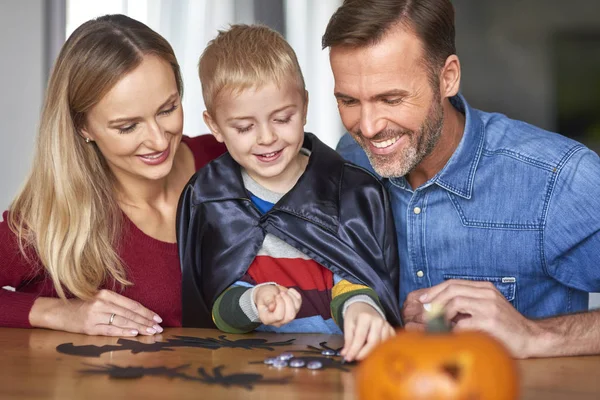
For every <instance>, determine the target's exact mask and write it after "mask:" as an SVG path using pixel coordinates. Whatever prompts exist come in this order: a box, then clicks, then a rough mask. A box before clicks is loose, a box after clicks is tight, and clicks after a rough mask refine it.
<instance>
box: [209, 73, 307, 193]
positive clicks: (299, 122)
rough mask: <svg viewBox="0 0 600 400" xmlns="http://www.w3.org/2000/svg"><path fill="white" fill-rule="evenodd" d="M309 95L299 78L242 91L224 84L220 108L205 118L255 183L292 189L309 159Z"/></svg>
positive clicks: (281, 188) (218, 102)
mask: <svg viewBox="0 0 600 400" xmlns="http://www.w3.org/2000/svg"><path fill="white" fill-rule="evenodd" d="M307 106H308V98H307V95H306V92H303V91H301V90H300V89H299V87H298V83H297V81H296V80H295V79H285V80H283V81H282V83H281V86H277V84H276V83H275V82H270V83H267V84H265V85H264V86H261V87H258V88H250V89H246V90H242V91H241V92H239V93H237V92H233V93H232V92H231V91H230V90H227V89H224V90H222V91H221V93H219V95H218V96H217V99H216V102H215V107H214V109H215V112H214V115H211V114H209V113H207V112H205V113H204V119H205V121H206V124H207V125H208V126H209V128H210V130H211V132H212V133H213V135H215V137H216V138H217V140H218V141H219V142H222V143H225V145H226V146H227V150H228V151H229V153H230V154H231V157H232V158H233V159H234V160H235V161H236V162H237V163H238V164H240V166H242V167H243V168H244V169H245V170H246V171H247V172H248V174H249V175H250V176H251V177H252V179H254V180H255V181H256V182H258V183H259V184H261V185H262V186H264V187H266V188H268V189H270V190H273V191H276V192H285V191H287V190H289V189H290V188H291V187H292V186H293V185H294V184H295V182H296V181H297V179H298V177H299V176H300V175H301V174H302V172H303V171H304V167H305V158H306V157H303V156H301V155H300V154H299V151H300V148H301V147H302V143H303V142H304V125H305V124H306V110H307Z"/></svg>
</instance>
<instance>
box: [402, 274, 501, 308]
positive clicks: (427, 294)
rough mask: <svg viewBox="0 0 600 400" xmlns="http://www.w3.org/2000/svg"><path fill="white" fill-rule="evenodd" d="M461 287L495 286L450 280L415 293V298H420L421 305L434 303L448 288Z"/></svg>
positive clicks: (483, 287)
mask: <svg viewBox="0 0 600 400" xmlns="http://www.w3.org/2000/svg"><path fill="white" fill-rule="evenodd" d="M459 285H460V286H467V287H471V288H473V289H487V288H493V287H494V285H493V284H492V283H490V282H483V281H469V280H465V279H449V280H447V281H444V282H442V283H440V284H439V285H435V286H432V287H430V288H427V289H420V290H419V291H415V292H416V293H415V294H414V296H418V297H417V298H418V300H419V301H420V302H421V303H431V302H433V301H434V299H435V298H436V297H437V296H438V295H439V294H440V293H442V292H443V291H444V290H446V289H447V288H448V287H450V286H459ZM409 296H410V294H409Z"/></svg>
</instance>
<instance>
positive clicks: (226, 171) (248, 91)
mask: <svg viewBox="0 0 600 400" xmlns="http://www.w3.org/2000/svg"><path fill="white" fill-rule="evenodd" d="M199 74H200V80H201V83H202V92H203V96H204V101H205V104H206V108H207V109H206V111H205V112H204V120H205V122H206V124H207V125H208V127H209V128H210V130H211V132H212V134H213V135H214V136H215V137H216V138H217V140H218V141H219V142H222V143H225V145H226V146H227V149H228V151H229V153H228V154H225V155H223V156H222V157H220V158H218V159H217V160H214V161H213V162H211V163H210V164H208V165H207V166H206V167H205V168H203V169H202V170H200V171H198V172H197V173H196V175H195V176H194V177H193V178H192V179H191V181H190V182H189V183H188V185H187V186H186V188H185V190H184V193H183V194H182V197H181V200H180V204H179V210H178V219H177V223H178V229H177V232H178V234H177V236H178V243H179V254H180V257H181V262H182V272H183V324H184V326H200V327H212V326H214V325H213V323H214V324H215V325H216V326H217V327H218V328H219V329H221V330H223V331H225V332H230V333H243V332H249V331H253V330H259V331H275V332H322V333H339V334H341V333H342V329H343V332H344V339H345V344H344V349H343V351H342V355H343V356H344V357H345V358H346V359H347V360H348V361H351V360H353V359H361V358H363V357H364V356H365V355H366V354H367V353H368V352H369V351H370V349H371V348H372V347H373V346H374V345H375V344H377V343H378V342H379V341H381V340H384V339H386V338H387V337H389V336H391V335H393V334H394V330H393V328H392V326H391V325H390V323H388V322H387V321H386V318H387V320H389V321H390V322H391V324H392V325H394V326H398V325H400V323H401V322H400V314H399V307H398V303H397V301H398V300H397V299H398V255H397V247H396V237H395V231H394V222H393V219H392V214H391V211H390V208H389V205H388V200H387V197H386V194H385V189H384V187H383V185H382V184H381V183H380V182H379V181H378V180H377V179H376V178H375V177H373V176H372V175H370V174H369V173H368V172H366V171H364V170H362V169H361V168H358V167H356V166H354V165H352V164H349V163H347V162H345V161H344V160H343V159H342V158H341V157H340V156H339V155H338V154H337V153H336V152H335V151H334V150H332V149H330V148H329V147H327V146H326V145H325V144H323V143H322V142H321V141H319V140H318V139H317V137H316V136H314V135H312V134H309V133H304V125H305V123H306V112H307V106H308V93H307V92H306V90H305V86H304V79H303V77H302V73H301V71H300V67H299V65H298V61H297V59H296V55H295V53H294V51H293V50H292V48H291V47H290V46H289V44H288V43H287V42H286V41H285V40H284V39H283V37H282V36H281V35H280V34H278V33H277V32H275V31H272V30H271V29H269V28H267V27H264V26H247V25H234V26H232V27H231V29H229V30H228V31H225V32H220V33H219V35H218V36H217V37H216V38H215V39H214V40H212V41H211V42H210V43H209V45H208V47H207V48H206V50H205V51H204V53H203V54H202V56H201V58H200V65H199Z"/></svg>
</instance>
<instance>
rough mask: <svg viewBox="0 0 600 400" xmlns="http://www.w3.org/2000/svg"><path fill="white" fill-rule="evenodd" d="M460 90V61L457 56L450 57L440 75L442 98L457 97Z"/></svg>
mask: <svg viewBox="0 0 600 400" xmlns="http://www.w3.org/2000/svg"><path fill="white" fill-rule="evenodd" d="M459 89H460V61H459V59H458V56H457V55H456V54H452V55H451V56H448V58H447V59H446V63H445V64H444V68H442V73H441V75H440V91H441V95H442V98H446V97H452V96H456V94H457V93H458V90H459Z"/></svg>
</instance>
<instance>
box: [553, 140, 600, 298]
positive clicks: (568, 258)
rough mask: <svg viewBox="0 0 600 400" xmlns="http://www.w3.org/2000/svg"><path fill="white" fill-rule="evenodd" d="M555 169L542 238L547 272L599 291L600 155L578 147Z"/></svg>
mask: <svg viewBox="0 0 600 400" xmlns="http://www.w3.org/2000/svg"><path fill="white" fill-rule="evenodd" d="M556 171H557V172H556V176H555V178H554V179H555V183H554V185H551V186H550V187H551V188H552V189H551V191H550V193H549V195H548V198H547V213H546V220H545V226H544V233H543V241H542V243H543V245H542V249H543V252H544V256H545V262H546V268H547V272H548V274H549V275H551V276H552V277H554V278H555V279H556V280H558V281H560V282H561V283H563V284H565V285H567V286H569V287H572V288H575V289H579V290H582V291H586V292H597V291H600V158H599V157H598V155H597V154H596V153H594V152H593V151H591V150H589V149H587V148H582V147H577V148H575V149H573V150H572V152H571V155H570V157H569V156H567V158H566V161H565V162H564V164H563V165H562V167H561V166H560V165H559V166H557V168H556Z"/></svg>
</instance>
